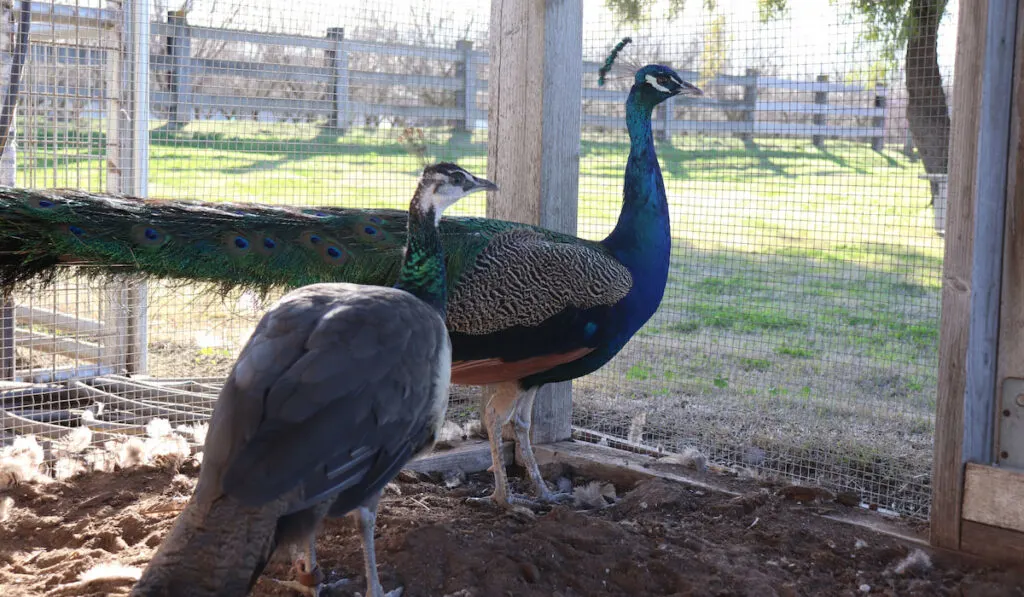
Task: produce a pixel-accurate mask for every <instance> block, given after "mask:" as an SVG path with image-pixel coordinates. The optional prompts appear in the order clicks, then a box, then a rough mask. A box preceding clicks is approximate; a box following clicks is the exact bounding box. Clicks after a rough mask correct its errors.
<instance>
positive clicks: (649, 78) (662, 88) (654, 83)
mask: <svg viewBox="0 0 1024 597" xmlns="http://www.w3.org/2000/svg"><path fill="white" fill-rule="evenodd" d="M644 78H645V79H647V83H648V84H649V85H650V86H651V87H654V88H655V89H657V90H658V91H660V92H662V93H671V92H670V91H669V90H668V87H665V86H664V85H659V84H658V79H657V78H655V76H654V75H647V76H646V77H644Z"/></svg>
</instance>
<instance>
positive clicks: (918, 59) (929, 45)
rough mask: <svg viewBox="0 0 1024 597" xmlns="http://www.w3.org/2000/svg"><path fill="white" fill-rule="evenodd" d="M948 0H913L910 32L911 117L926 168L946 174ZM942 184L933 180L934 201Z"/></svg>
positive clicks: (948, 127) (948, 129)
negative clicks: (942, 37)
mask: <svg viewBox="0 0 1024 597" xmlns="http://www.w3.org/2000/svg"><path fill="white" fill-rule="evenodd" d="M945 9H946V0H910V7H909V10H908V13H909V14H908V17H909V18H908V23H907V27H908V31H907V63H906V73H907V98H908V99H907V120H908V121H909V123H910V133H911V134H912V135H913V136H914V144H915V145H917V149H918V152H920V154H921V160H922V161H923V162H924V170H925V172H927V173H928V174H946V173H947V166H948V164H949V131H950V124H949V110H948V108H947V102H946V92H945V90H944V89H943V87H942V73H941V72H940V71H939V53H938V43H937V42H938V34H939V21H940V20H941V19H942V14H943V12H944V11H945ZM937 193H938V183H935V182H933V183H932V203H934V202H935V195H936V194H937Z"/></svg>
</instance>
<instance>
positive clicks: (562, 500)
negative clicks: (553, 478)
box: [535, 488, 576, 506]
mask: <svg viewBox="0 0 1024 597" xmlns="http://www.w3.org/2000/svg"><path fill="white" fill-rule="evenodd" d="M575 499H576V498H574V497H573V495H572V493H571V492H567V493H563V492H560V491H551V490H550V489H547V488H544V491H542V492H540V495H539V496H537V498H536V500H535V501H536V502H537V503H539V504H547V505H552V506H553V505H560V504H562V505H564V504H571V503H573V502H574V501H575Z"/></svg>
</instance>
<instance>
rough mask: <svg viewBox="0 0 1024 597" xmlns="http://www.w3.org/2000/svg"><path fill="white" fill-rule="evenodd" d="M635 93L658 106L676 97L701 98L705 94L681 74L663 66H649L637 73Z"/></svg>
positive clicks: (649, 103) (650, 103) (648, 102)
mask: <svg viewBox="0 0 1024 597" xmlns="http://www.w3.org/2000/svg"><path fill="white" fill-rule="evenodd" d="M633 91H634V92H635V93H636V94H638V95H639V97H641V98H643V99H644V100H646V102H645V103H647V104H648V105H657V104H660V103H661V102H663V101H665V100H667V99H668V98H670V97H673V96H676V95H683V96H700V95H704V92H703V91H701V90H700V88H698V87H697V86H696V85H694V84H693V83H690V82H689V81H685V80H683V78H682V77H680V76H679V73H677V72H676V71H674V70H672V69H671V68H669V67H667V66H664V65H661V64H648V65H647V66H645V67H643V68H641V69H640V70H638V71H636V82H635V83H634V85H633Z"/></svg>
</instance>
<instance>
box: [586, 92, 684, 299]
mask: <svg viewBox="0 0 1024 597" xmlns="http://www.w3.org/2000/svg"><path fill="white" fill-rule="evenodd" d="M638 88H639V86H634V87H633V89H632V90H631V91H630V93H629V98H628V99H627V100H626V127H627V129H628V130H629V140H630V148H629V159H628V160H627V161H626V173H625V177H624V181H623V188H622V211H621V213H620V214H619V221H618V223H617V224H616V225H615V229H614V230H612V232H611V234H609V235H608V237H607V238H605V239H604V240H603V241H602V244H604V245H605V246H606V247H607V248H608V249H609V250H611V252H612V253H613V254H614V255H615V256H616V257H617V258H618V259H619V260H620V261H622V263H623V265H625V266H626V267H628V268H629V269H630V271H632V272H633V273H634V277H636V276H637V274H641V275H643V274H646V277H653V278H664V277H666V276H667V274H668V259H669V253H670V251H671V244H672V233H671V226H670V222H669V214H668V201H667V198H666V196H665V183H664V181H663V180H662V178H661V168H660V167H659V166H658V156H657V154H656V153H655V150H654V135H653V133H652V131H651V113H652V111H653V110H654V107H655V105H657V101H656V100H653V99H651V98H649V97H646V96H645V95H644V92H642V91H639V90H638ZM661 284H662V285H663V284H664V280H662V281H661ZM659 298H660V296H659Z"/></svg>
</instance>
